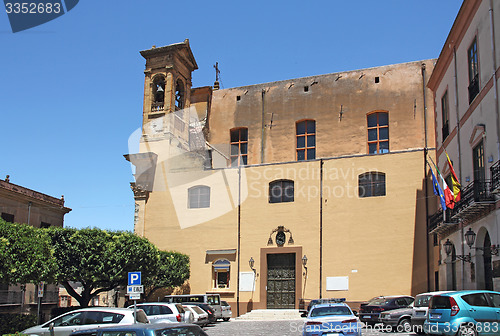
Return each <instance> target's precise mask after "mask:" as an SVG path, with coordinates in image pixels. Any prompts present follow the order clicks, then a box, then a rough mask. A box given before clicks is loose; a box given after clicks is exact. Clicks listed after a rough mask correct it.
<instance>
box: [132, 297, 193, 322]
mask: <svg viewBox="0 0 500 336" xmlns="http://www.w3.org/2000/svg"><path fill="white" fill-rule="evenodd" d="M128 308H129V309H133V308H134V306H129V307H128ZM137 308H140V309H142V310H143V311H144V312H145V313H146V315H147V316H148V320H149V322H151V323H161V322H185V323H191V322H192V320H193V317H192V316H191V313H190V312H189V313H186V311H185V310H184V307H182V305H181V304H180V303H165V302H146V303H138V304H137Z"/></svg>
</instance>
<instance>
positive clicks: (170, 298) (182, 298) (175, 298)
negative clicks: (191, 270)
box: [162, 293, 222, 319]
mask: <svg viewBox="0 0 500 336" xmlns="http://www.w3.org/2000/svg"><path fill="white" fill-rule="evenodd" d="M162 301H163V302H170V303H182V304H184V303H205V304H209V305H210V306H211V307H212V309H213V311H214V314H215V318H216V319H220V318H222V307H221V304H220V301H221V300H220V294H214V293H212V294H179V295H166V296H165V297H164V298H163V300H162Z"/></svg>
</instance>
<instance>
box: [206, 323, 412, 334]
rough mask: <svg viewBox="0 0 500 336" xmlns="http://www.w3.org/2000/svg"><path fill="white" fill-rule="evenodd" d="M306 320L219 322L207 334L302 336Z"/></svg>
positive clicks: (207, 329) (365, 332) (377, 332)
mask: <svg viewBox="0 0 500 336" xmlns="http://www.w3.org/2000/svg"><path fill="white" fill-rule="evenodd" d="M303 325H304V320H292V321H241V320H239V321H238V320H231V321H230V322H218V323H217V324H214V325H210V326H208V327H206V328H204V329H205V332H206V333H207V334H208V335H210V336H299V335H302V328H303ZM410 335H411V336H414V335H416V334H414V333H387V332H380V331H375V330H363V336H410Z"/></svg>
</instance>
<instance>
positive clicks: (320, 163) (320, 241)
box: [319, 159, 323, 299]
mask: <svg viewBox="0 0 500 336" xmlns="http://www.w3.org/2000/svg"><path fill="white" fill-rule="evenodd" d="M322 292H323V159H321V160H319V298H320V299H321V298H323V296H322Z"/></svg>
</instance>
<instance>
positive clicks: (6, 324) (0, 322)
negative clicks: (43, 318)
mask: <svg viewBox="0 0 500 336" xmlns="http://www.w3.org/2000/svg"><path fill="white" fill-rule="evenodd" d="M36 322H37V318H36V315H23V314H0V335H5V334H14V333H19V332H21V331H23V330H24V329H27V328H29V327H33V326H35V325H36Z"/></svg>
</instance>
